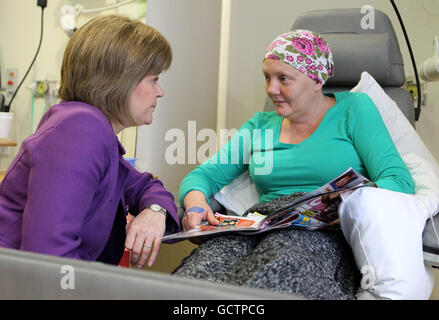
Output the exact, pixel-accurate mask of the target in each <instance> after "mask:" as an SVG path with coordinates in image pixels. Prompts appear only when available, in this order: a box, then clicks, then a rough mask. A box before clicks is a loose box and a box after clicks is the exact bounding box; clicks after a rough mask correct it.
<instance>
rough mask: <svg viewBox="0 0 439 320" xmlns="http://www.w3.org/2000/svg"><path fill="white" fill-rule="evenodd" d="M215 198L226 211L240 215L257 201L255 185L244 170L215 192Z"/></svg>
mask: <svg viewBox="0 0 439 320" xmlns="http://www.w3.org/2000/svg"><path fill="white" fill-rule="evenodd" d="M215 199H216V200H217V201H218V202H219V203H221V204H222V205H223V206H224V208H226V209H227V210H228V211H233V212H234V213H235V214H236V215H239V216H242V215H243V214H244V212H245V211H247V209H248V208H250V207H251V206H253V205H254V204H256V203H258V202H259V193H258V190H257V189H256V185H255V184H254V183H253V181H252V179H251V178H250V174H249V171H248V170H246V171H244V173H242V174H241V175H240V176H239V177H237V178H236V179H235V180H233V181H232V182H231V183H229V184H228V185H227V186H225V187H223V188H222V189H221V190H220V191H218V192H217V193H216V194H215Z"/></svg>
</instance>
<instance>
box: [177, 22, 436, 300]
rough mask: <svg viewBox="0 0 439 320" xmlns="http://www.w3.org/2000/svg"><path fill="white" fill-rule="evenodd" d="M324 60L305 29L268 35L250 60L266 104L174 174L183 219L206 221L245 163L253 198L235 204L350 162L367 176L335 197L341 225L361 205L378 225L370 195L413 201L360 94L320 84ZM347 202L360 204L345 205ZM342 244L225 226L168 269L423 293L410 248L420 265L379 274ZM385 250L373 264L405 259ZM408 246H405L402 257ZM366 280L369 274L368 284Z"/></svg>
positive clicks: (310, 292) (349, 292)
mask: <svg viewBox="0 0 439 320" xmlns="http://www.w3.org/2000/svg"><path fill="white" fill-rule="evenodd" d="M334 70H336V69H335V68H334V61H333V57H332V53H331V49H330V47H329V45H328V43H326V42H325V40H324V39H323V38H322V37H321V36H320V35H319V34H317V33H315V32H312V31H308V30H293V31H290V32H288V33H285V34H282V35H280V36H279V37H277V38H276V39H275V40H274V41H273V42H272V44H271V45H270V46H269V48H268V49H267V51H266V53H265V56H264V59H263V66H262V71H263V75H264V77H265V80H266V86H265V89H266V93H267V95H268V97H269V98H270V99H271V100H272V101H273V104H274V106H275V108H276V109H275V111H273V112H260V113H256V114H255V115H254V116H253V117H252V118H251V119H249V120H248V121H247V122H245V123H244V124H243V126H242V127H241V128H240V129H239V131H238V133H237V134H236V135H235V136H234V137H232V138H231V139H230V141H229V142H228V143H227V144H226V145H224V146H223V147H222V148H221V150H220V151H219V152H218V153H217V154H216V155H214V156H213V157H212V158H211V159H209V160H208V161H206V162H205V163H203V164H202V165H200V166H199V167H197V168H196V169H194V170H193V171H192V172H190V173H189V174H188V175H187V176H186V177H185V178H184V180H183V181H182V183H181V186H180V199H181V204H182V206H183V207H184V208H185V209H186V212H185V215H184V217H183V219H182V225H183V227H184V229H185V230H189V229H192V228H193V227H195V226H197V225H199V224H200V223H201V222H202V221H203V220H207V221H208V222H210V223H211V224H217V223H218V222H217V220H216V219H215V217H214V213H213V212H212V209H211V208H210V206H209V204H208V201H209V199H210V198H211V196H212V195H214V194H215V193H217V192H218V191H219V190H221V189H222V188H223V187H224V186H226V185H228V184H229V183H231V182H232V181H233V180H234V179H235V178H237V177H238V176H240V175H241V174H242V173H243V172H245V171H247V170H248V172H249V175H250V177H251V179H252V180H253V182H254V183H255V185H256V187H257V189H258V191H259V195H260V197H259V203H258V204H255V205H254V206H253V207H252V208H250V209H248V210H247V212H253V211H257V212H259V213H262V214H269V213H270V212H273V211H274V210H276V209H277V208H279V207H281V206H283V205H285V204H287V203H288V202H290V201H291V200H292V199H295V198H296V197H299V196H302V195H303V194H304V193H307V192H310V191H313V190H315V189H317V188H319V187H320V186H321V185H324V184H325V183H326V182H327V181H329V180H331V179H333V178H334V177H336V176H338V175H339V174H341V173H342V172H343V171H345V170H346V169H347V168H348V167H352V168H354V169H355V170H356V171H357V172H359V173H360V174H362V175H364V176H365V177H367V178H369V179H370V180H371V181H373V182H374V183H375V184H376V186H377V187H376V188H374V187H365V188H362V189H360V190H356V191H354V192H352V193H351V194H349V195H348V196H346V197H344V198H343V202H342V204H341V205H340V208H339V214H340V220H341V224H342V225H341V229H342V230H343V228H344V227H345V225H349V223H350V222H351V221H353V220H355V219H356V215H357V216H358V215H362V216H364V217H366V218H365V219H368V220H367V221H368V226H370V228H372V229H373V230H378V231H377V232H378V233H379V232H381V233H382V232H385V230H384V227H385V226H384V225H383V222H382V221H381V218H385V215H386V212H385V209H384V208H383V209H382V210H380V207H379V206H377V205H375V206H374V205H373V204H376V203H377V201H378V200H377V199H379V198H380V197H382V196H384V197H385V198H386V204H389V205H390V204H392V203H397V202H399V203H403V202H404V201H405V199H406V198H408V199H410V200H413V199H412V198H410V197H413V196H411V195H412V194H413V193H414V182H413V179H412V176H411V174H410V171H409V170H408V168H407V166H406V164H405V163H404V161H403V160H402V158H401V156H400V154H399V153H398V150H397V149H396V147H395V145H394V143H393V141H392V139H391V136H390V135H389V132H388V130H387V128H386V126H385V124H384V123H383V120H382V118H381V116H380V113H379V111H378V110H377V108H376V107H375V105H374V103H373V101H372V100H371V99H370V98H369V96H368V95H366V94H364V93H359V92H338V93H334V94H324V93H323V92H322V86H323V85H324V84H325V82H326V80H327V79H328V78H329V77H331V76H332V75H333V74H334ZM232 159H235V160H236V159H239V161H233V160H232ZM359 202H361V203H362V209H361V210H357V209H356V207H355V205H356V204H357V203H359ZM374 228H375V229H374ZM393 231H394V232H397V233H398V232H399V233H403V232H404V231H403V230H400V231H398V230H396V231H395V230H393ZM402 236H403V235H402ZM351 247H352V244H351V243H350V242H349V243H348V241H346V235H344V234H343V233H342V231H340V230H339V231H334V230H331V231H329V230H327V231H325V230H318V231H307V230H298V229H283V230H279V231H274V232H270V233H263V234H261V235H253V236H244V235H237V234H226V235H221V236H217V237H214V238H210V239H208V240H207V241H205V242H203V243H202V244H201V245H200V246H199V247H198V248H196V249H195V250H194V251H193V252H192V254H191V255H190V256H189V257H187V258H185V259H184V260H183V261H182V263H181V265H180V266H179V267H178V268H177V269H176V270H175V271H174V274H175V275H177V276H182V277H189V278H196V279H203V280H208V281H214V282H222V283H228V284H233V285H240V286H249V287H256V288H261V289H269V290H275V291H277V292H284V293H290V294H297V295H300V296H303V297H305V298H309V299H356V298H359V299H363V298H367V297H372V298H390V299H393V298H395V297H396V298H398V297H399V298H409V299H427V298H428V297H429V295H430V293H431V278H430V277H429V276H428V275H427V274H426V271H425V270H424V269H422V268H423V261H422V259H421V261H419V266H420V268H421V269H422V270H424V272H419V268H418V269H416V270H415V269H413V270H412V274H410V275H408V276H407V277H406V278H404V279H397V281H393V280H394V279H393V280H392V279H390V280H389V279H381V278H380V276H381V275H380V274H379V272H376V274H374V270H380V269H379V268H378V266H375V265H374V264H375V263H376V262H375V260H373V261H372V260H370V261H369V262H370V265H368V269H367V270H365V269H364V268H361V270H359V262H358V261H359V259H360V257H359V256H357V254H356V251H355V250H353V249H352V248H351ZM393 249H395V248H389V247H388V246H386V245H385V244H382V248H381V249H380V250H382V252H379V254H381V253H382V259H384V261H383V263H385V264H387V265H388V266H389V268H394V269H395V270H397V269H398V268H399V267H400V266H401V265H403V264H404V263H405V261H395V260H389V261H385V259H386V257H387V255H390V253H391V252H392V250H393ZM415 250H417V249H415ZM419 250H420V251H421V252H422V247H420V248H419ZM372 253H373V252H372ZM372 253H371V256H374V254H375V255H376V254H377V252H375V253H374V254H372ZM411 254H412V252H410V250H407V253H406V256H407V259H411V256H410V255H411ZM366 256H367V255H366ZM360 271H361V273H360ZM367 277H369V278H367ZM371 279H372V280H376V282H375V283H372V284H371V283H370V282H371V281H372V280H371ZM392 281H393V282H392ZM396 282H397V283H398V284H395V283H396ZM413 284H414V285H413ZM414 286H416V289H413V288H414ZM396 291H398V293H397V294H394V293H395V292H396ZM365 292H367V293H368V294H369V295H365V294H364V293H365Z"/></svg>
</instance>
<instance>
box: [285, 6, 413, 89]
mask: <svg viewBox="0 0 439 320" xmlns="http://www.w3.org/2000/svg"><path fill="white" fill-rule="evenodd" d="M364 18H365V13H361V9H360V8H354V9H328V10H314V11H308V12H306V13H304V14H302V15H300V16H299V17H298V18H297V19H296V21H295V22H294V24H293V26H292V29H308V30H311V31H315V32H318V33H320V34H321V35H322V37H323V38H324V39H325V40H326V41H327V42H328V44H329V46H330V47H331V51H332V54H333V56H334V64H335V73H334V76H333V77H331V78H330V79H329V80H328V81H327V83H326V85H325V86H353V85H355V84H356V83H357V82H358V80H359V79H360V76H361V73H362V72H363V71H367V72H369V73H370V74H371V75H372V76H373V77H374V78H375V80H376V81H377V82H378V83H379V84H380V85H381V86H394V87H400V86H402V85H403V84H404V81H405V76H404V65H403V59H402V55H401V51H400V48H399V45H398V39H397V37H396V34H395V31H394V29H393V27H392V24H391V22H390V19H389V18H388V17H387V15H386V14H385V13H384V12H382V11H380V10H377V9H374V21H373V23H374V25H373V27H374V28H370V29H363V27H364V24H362V23H361V21H362V19H364Z"/></svg>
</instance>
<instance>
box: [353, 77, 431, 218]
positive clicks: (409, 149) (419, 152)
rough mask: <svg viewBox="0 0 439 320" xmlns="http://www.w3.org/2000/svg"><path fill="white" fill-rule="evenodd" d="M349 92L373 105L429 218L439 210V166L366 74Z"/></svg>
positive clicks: (390, 100) (405, 120) (399, 112)
mask: <svg viewBox="0 0 439 320" xmlns="http://www.w3.org/2000/svg"><path fill="white" fill-rule="evenodd" d="M351 91H352V92H363V93H366V94H367V95H368V96H369V97H370V98H371V99H372V101H373V102H374V103H375V105H376V107H377V109H378V111H379V112H380V114H381V117H382V118H383V121H384V124H385V125H386V127H387V130H388V131H389V133H390V136H391V137H392V140H393V143H394V144H395V146H396V148H397V149H398V152H399V154H400V155H401V157H402V159H403V160H404V162H405V163H406V165H407V167H408V169H409V170H410V173H411V175H412V178H413V180H414V182H415V194H416V195H418V194H419V195H420V196H422V197H421V200H422V201H424V202H425V204H426V206H427V208H428V211H429V213H430V215H435V214H436V213H437V212H438V211H439V198H438V196H439V193H438V190H439V164H438V163H437V161H436V160H435V158H434V157H433V155H432V154H431V153H430V151H429V150H428V148H427V147H426V146H425V144H424V142H423V141H422V139H421V138H420V137H419V135H418V133H417V132H416V131H415V129H414V128H413V126H412V125H411V124H410V122H409V121H408V120H407V118H406V117H405V116H404V114H403V113H402V111H401V110H400V109H399V108H398V106H397V104H396V103H395V101H393V100H392V99H391V98H390V97H389V96H388V95H387V94H386V93H385V92H384V90H383V89H382V88H381V86H380V85H379V84H378V83H377V82H376V81H375V79H374V78H373V77H372V76H371V75H370V74H369V73H367V72H363V73H362V74H361V79H360V82H359V83H358V84H357V85H356V86H355V87H354V88H353V89H352V90H351ZM426 171H428V172H429V174H428V175H426V174H425V172H426ZM430 197H431V198H430Z"/></svg>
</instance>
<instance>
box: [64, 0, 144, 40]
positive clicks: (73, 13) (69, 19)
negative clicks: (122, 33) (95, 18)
mask: <svg viewBox="0 0 439 320" xmlns="http://www.w3.org/2000/svg"><path fill="white" fill-rule="evenodd" d="M134 1H136V0H126V1H122V2H119V3H115V4H111V5H107V6H105V7H100V8H93V9H86V8H84V6H83V5H81V4H79V3H76V4H75V3H74V1H70V2H71V4H66V5H64V6H62V7H61V11H60V13H61V18H60V23H61V28H62V29H63V30H64V31H65V33H66V34H67V36H69V37H71V36H72V35H73V33H74V32H75V31H76V29H77V27H76V17H77V16H79V15H80V14H82V13H95V12H99V11H104V10H109V9H115V8H118V7H121V6H124V5H126V4H129V3H131V2H134Z"/></svg>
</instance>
